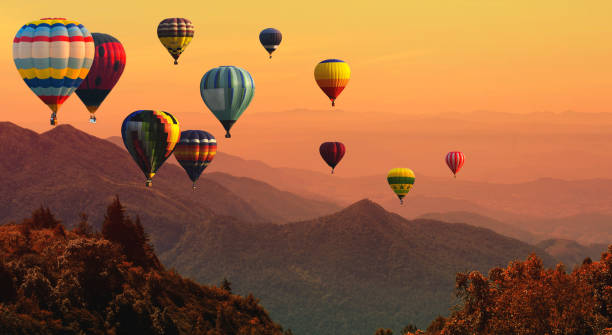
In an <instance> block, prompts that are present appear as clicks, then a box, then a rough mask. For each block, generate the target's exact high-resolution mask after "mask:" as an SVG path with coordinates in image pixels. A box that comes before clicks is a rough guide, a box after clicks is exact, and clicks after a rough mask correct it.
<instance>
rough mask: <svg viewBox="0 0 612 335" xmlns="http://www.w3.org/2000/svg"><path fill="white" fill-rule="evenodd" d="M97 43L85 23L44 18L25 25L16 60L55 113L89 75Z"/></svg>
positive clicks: (54, 118)
mask: <svg viewBox="0 0 612 335" xmlns="http://www.w3.org/2000/svg"><path fill="white" fill-rule="evenodd" d="M94 52H95V47H94V42H93V38H92V37H91V34H90V33H89V31H88V30H87V28H85V27H84V26H83V25H82V24H80V23H78V22H76V21H71V20H66V19H64V18H43V19H40V20H37V21H32V22H30V23H27V24H25V25H24V26H23V27H21V29H19V31H18V32H17V35H15V39H14V40H13V59H14V61H15V65H16V66H17V70H18V71H19V74H20V75H21V78H23V80H24V81H25V83H26V85H28V87H30V89H31V90H32V91H33V92H34V94H36V95H37V96H38V97H39V98H40V99H41V100H42V101H43V102H44V103H45V104H46V105H47V106H49V108H50V109H51V111H52V114H51V125H55V124H56V123H57V111H58V110H59V108H60V107H61V105H62V104H63V103H64V101H66V99H68V97H69V96H70V95H71V94H72V93H73V92H74V91H75V90H76V89H77V88H78V87H79V85H80V84H81V82H82V81H83V79H85V77H86V76H87V73H88V72H89V68H90V67H91V64H92V63H93V59H94Z"/></svg>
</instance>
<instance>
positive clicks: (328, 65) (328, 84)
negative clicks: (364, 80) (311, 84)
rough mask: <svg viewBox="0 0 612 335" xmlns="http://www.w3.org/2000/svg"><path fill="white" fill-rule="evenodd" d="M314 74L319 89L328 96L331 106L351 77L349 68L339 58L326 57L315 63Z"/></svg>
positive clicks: (334, 103)
mask: <svg viewBox="0 0 612 335" xmlns="http://www.w3.org/2000/svg"><path fill="white" fill-rule="evenodd" d="M314 75H315V80H316V81H317V84H318V85H319V87H320V88H321V90H323V92H324V93H325V94H326V95H327V96H328V97H329V99H330V100H331V102H332V106H335V105H336V98H338V96H339V95H340V93H342V91H343V90H344V88H345V87H346V85H347V84H348V81H349V79H351V68H350V67H349V66H348V64H347V63H345V62H344V61H341V60H339V59H326V60H324V61H322V62H321V63H319V64H317V66H316V67H315V70H314Z"/></svg>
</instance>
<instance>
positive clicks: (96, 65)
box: [75, 33, 125, 123]
mask: <svg viewBox="0 0 612 335" xmlns="http://www.w3.org/2000/svg"><path fill="white" fill-rule="evenodd" d="M91 36H92V37H93V41H94V44H95V48H96V52H95V57H94V60H93V65H92V66H91V69H89V74H87V77H85V80H83V82H82V83H81V86H79V88H78V89H77V90H76V91H75V93H76V95H77V96H78V97H79V99H81V101H83V103H84V104H85V107H87V110H88V111H89V112H90V113H91V115H90V118H89V120H90V122H92V123H95V121H96V117H95V116H94V113H95V112H96V111H97V110H98V108H99V107H100V104H102V101H104V99H106V96H107V95H108V94H109V93H110V91H111V90H112V89H113V87H115V84H117V81H118V80H119V78H120V77H121V74H122V73H123V69H124V68H125V50H124V49H123V46H122V45H121V43H120V42H119V41H118V40H117V39H116V38H114V37H112V36H111V35H107V34H100V33H93V34H91Z"/></svg>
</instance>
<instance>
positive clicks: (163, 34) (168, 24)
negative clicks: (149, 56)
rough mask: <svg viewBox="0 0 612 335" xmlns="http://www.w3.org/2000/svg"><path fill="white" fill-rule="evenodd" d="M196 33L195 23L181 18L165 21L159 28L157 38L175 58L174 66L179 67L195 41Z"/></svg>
mask: <svg viewBox="0 0 612 335" xmlns="http://www.w3.org/2000/svg"><path fill="white" fill-rule="evenodd" d="M194 33H195V27H194V26H193V23H191V21H189V20H187V19H184V18H180V17H174V18H169V19H165V20H163V21H162V22H160V23H159V25H158V26H157V37H158V38H159V40H160V41H161V43H162V44H163V45H164V47H165V48H166V49H167V50H168V52H169V53H170V55H171V56H172V58H174V65H178V59H179V57H180V56H181V54H182V53H183V51H185V48H187V46H188V45H189V43H190V42H191V40H192V39H193V34H194Z"/></svg>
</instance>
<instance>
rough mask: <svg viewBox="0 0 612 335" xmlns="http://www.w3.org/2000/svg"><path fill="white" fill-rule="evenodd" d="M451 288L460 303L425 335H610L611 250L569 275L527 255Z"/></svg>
mask: <svg viewBox="0 0 612 335" xmlns="http://www.w3.org/2000/svg"><path fill="white" fill-rule="evenodd" d="M455 288H456V293H457V296H458V297H459V298H460V300H461V303H460V304H459V305H458V306H456V308H455V310H454V311H453V312H452V314H451V316H450V317H448V318H438V319H436V320H435V321H434V322H433V323H432V325H431V326H430V327H429V328H428V329H427V331H426V332H425V334H432V335H433V334H435V335H475V334H478V335H480V334H482V335H485V334H486V335H488V334H521V335H546V334H550V335H552V334H564V335H587V334H588V335H597V334H601V335H612V245H610V246H609V247H608V251H607V252H604V253H603V254H602V256H601V259H600V261H598V262H593V261H591V260H590V259H585V261H584V262H583V264H582V265H581V266H579V267H576V268H575V269H574V270H573V271H571V272H569V273H568V272H567V271H566V269H565V268H564V266H563V265H561V264H560V265H558V266H557V267H556V268H555V269H547V268H544V267H543V265H542V261H541V260H540V259H539V258H538V257H536V256H535V255H531V256H530V257H529V258H528V259H527V260H526V261H523V262H513V263H511V264H510V265H509V266H508V267H507V268H505V269H503V268H494V269H492V270H490V271H489V274H488V276H485V275H483V274H481V273H479V272H476V271H474V272H470V273H459V274H457V278H456V287H455ZM408 334H413V333H412V332H411V333H408Z"/></svg>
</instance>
